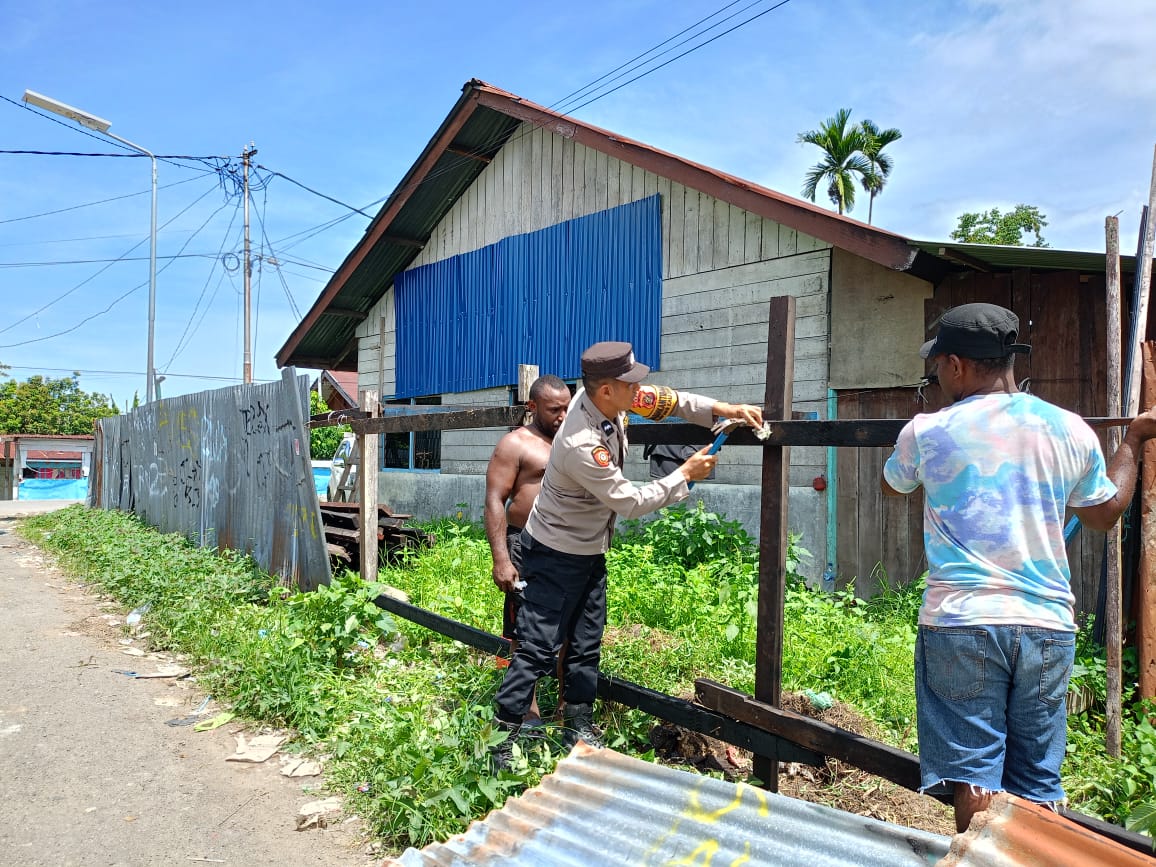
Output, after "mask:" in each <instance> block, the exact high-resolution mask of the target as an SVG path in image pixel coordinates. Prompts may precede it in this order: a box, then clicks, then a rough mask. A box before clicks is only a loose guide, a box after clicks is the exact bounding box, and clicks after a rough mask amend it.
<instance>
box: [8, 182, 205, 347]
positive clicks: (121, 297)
mask: <svg viewBox="0 0 1156 867" xmlns="http://www.w3.org/2000/svg"><path fill="white" fill-rule="evenodd" d="M210 192H212V189H210V190H209V191H208V192H206V193H205V194H204V195H202V196H200V198H198V199H197V200H196V201H195V202H193V203H192V205H189V207H188V208H185V209H184V211H181V213H180V214H177V215H176V216H175V217H173V218H172V220H169V221H168V223H171V222H172V221H173V220H175V219H177V217H179V216H181V214H183V213H184V212H185V211H187V210H189V208H191V207H192V206H193V205H195V204H196V203H197V202H199V201H200V200H201V199H203V198H204V197H205V196H206V195H208V194H209V193H210ZM226 205H228V202H226V203H225V204H224V205H221V207H219V208H218V209H217V210H216V211H214V212H213V213H212V214H210V215H209V218H208V219H207V220H205V222H204V223H202V224H201V225H200V226H199V227H198V228H197V230H196V231H195V232H193V234H192V235H190V236H189V238H188V240H186V241H185V243H184V244H183V245H182V246H181V248H180V249H179V250H178V251H177V253H178V257H179V254H180V253H181V252H183V251H184V249H185V247H187V246H188V245H189V244H191V243H192V241H193V238H195V237H196V236H197V235H198V234H199V233H200V231H201V230H202V229H204V228H205V226H207V225H208V224H209V220H212V219H213V217H215V216H216V215H217V214H219V213H220V212H221V211H222V210H224V208H225V207H226ZM168 223H165V225H166V226H167V225H168ZM141 243H143V241H142V242H141ZM137 246H139V244H138V245H137ZM178 257H174V258H173V259H169V261H167V262H165V264H164V265H162V266H161V267H160V268H158V269H157V274H158V275H159V274H161V273H163V272H164V271H165V270H166V269H167V268H168V267H169V266H170V265H172V264H173V262H174V261H175V258H178ZM111 267H112V265H111V264H110V265H107V266H106V268H111ZM93 276H95V275H93ZM90 279H91V278H90ZM149 282H150V281H149V280H146V281H144V282H143V283H138V284H137V285H136V286H134V287H133V288H132V289H129V290H128V291H127V292H125V293H124V294H122V295H119V296H118V297H117V298H115V299H113V301H112V302H111V303H110V304H109V305H108V306H107V307H105V308H104V309H103V310H100V311H98V312H97V313H94V314H92V315H91V316H86V317H85V318H84V319H82V320H80V322H78V323H76V324H75V325H73V326H71V327H69V328H66V329H64V330H63V331H57V332H55V333H53V334H47V335H45V336H43V337H34V338H32V339H31V340H24V341H21V342H19V343H6V344H0V349H13V348H15V347H18V346H27V345H29V344H31V343H43V342H44V341H45V340H52V339H53V338H56V337H62V336H63V335H65V334H71V333H72V332H73V331H76V330H77V329H78V328H80V327H82V326H84V325H87V324H88V323H89V322H92V321H93V320H94V319H97V318H98V317H100V316H103V315H104V314H106V313H108V312H109V311H110V310H112V308H113V307H115V306H116V305H117V304H119V303H120V302H121V301H123V300H124V299H125V298H128V296H130V295H132V294H133V293H134V292H137V291H138V290H140V289H143V288H144V287H145V286H147V285H149ZM73 291H75V287H74V289H70V290H69V292H68V293H65V294H69V293H71V292H73ZM61 297H64V296H61ZM57 300H60V299H57ZM54 303H55V301H52V302H49V303H48V304H47V305H45V307H42V308H40V310H44V309H46V308H47V307H50V306H51V305H52V304H54ZM39 312H40V311H37V313H39ZM35 315H36V313H32V314H29V316H26V317H24V319H22V320H20V321H21V322H24V321H27V319H29V318H30V317H32V316H35ZM11 327H12V326H9V328H11ZM7 330H8V329H7V328H6V329H3V330H2V331H0V333H3V331H7Z"/></svg>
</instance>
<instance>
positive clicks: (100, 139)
mask: <svg viewBox="0 0 1156 867" xmlns="http://www.w3.org/2000/svg"><path fill="white" fill-rule="evenodd" d="M0 100H3V101H4V102H7V103H10V104H11V105H14V106H16V107H17V108H20V109H23V110H24V111H30V112H32V113H33V114H35V115H37V116H38V117H42V118H44V119H45V120H50V121H52V122H53V123H56V124H60V126H62V127H64V128H65V129H70V130H72V131H73V132H76V133H80V134H81V135H86V136H88V137H89V138H92V139H96V140H97V141H98V142H100V143H102V144H106V145H107V144H114V145H116V146H117V147H119V148H122V149H123V150H126V151H131V150H132V148H130V147H129V146H128V145H125V144H122V143H121V142H119V141H117V140H116V139H108V138H105V137H104V136H101V135H97V134H96V133H93V132H89V131H88V130H87V129H85V128H84V127H82V126H77V125H75V124H72V123H66V122H65V121H63V120H60V119H59V118H57V117H54V116H53V115H51V114H48V113H46V112H43V111H39V110H37V109H35V108H33V107H32V106H30V105H28V104H27V103H23V102H17V101H16V100H14V99H10V98H8V97H7V96H3V95H0ZM130 155H131V156H136V155H137V154H136V153H135V152H134V153H132V154H130ZM157 159H158V160H161V161H163V162H165V163H167V164H168V165H170V166H177V167H178V168H182V169H194V167H193V166H186V165H183V164H182V163H178V162H173V159H191V160H201V159H202V157H175V158H174V157H159V156H158V157H157ZM210 159H212V158H210ZM194 170H195V169H194ZM208 171H216V169H215V168H214V169H209V170H208Z"/></svg>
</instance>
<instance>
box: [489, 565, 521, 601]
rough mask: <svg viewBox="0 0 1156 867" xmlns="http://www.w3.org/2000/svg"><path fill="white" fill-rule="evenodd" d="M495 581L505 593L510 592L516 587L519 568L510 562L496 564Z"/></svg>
mask: <svg viewBox="0 0 1156 867" xmlns="http://www.w3.org/2000/svg"><path fill="white" fill-rule="evenodd" d="M493 572H494V583H495V584H497V585H498V589H499V590H501V591H502V592H503V593H510V592H512V591H513V589H514V582H515V581H517V580H518V570H517V569H515V568H514V564H513V563H510V562H508V561H507V562H505V563H495V564H494V570H493Z"/></svg>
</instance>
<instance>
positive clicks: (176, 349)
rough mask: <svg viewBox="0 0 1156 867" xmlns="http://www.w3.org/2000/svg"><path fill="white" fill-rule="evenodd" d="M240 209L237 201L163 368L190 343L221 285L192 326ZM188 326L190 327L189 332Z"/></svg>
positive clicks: (218, 281)
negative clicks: (202, 283) (191, 310)
mask: <svg viewBox="0 0 1156 867" xmlns="http://www.w3.org/2000/svg"><path fill="white" fill-rule="evenodd" d="M240 209H241V202H240V201H238V202H237V204H236V206H235V207H234V208H233V216H232V217H230V218H229V225H228V226H226V227H225V234H224V237H222V238H221V246H220V247H218V248H217V254H216V256H214V257H213V267H212V268H210V269H209V276H208V277H206V278H205V285H204V286H202V287H201V292H200V294H199V295H197V302H196V304H194V305H193V312H192V313H190V314H189V319H188V321H187V322H186V323H185V329H184V331H182V332H181V336H180V337H179V338H178V339H177V345H176V346H175V347H174V348H173V354H172V355H170V356H169V360H168V361H167V362H165V364H164V365H163V367H165V368H167V367H168V366H169V365H170V364H172V363H173V362H174V361H175V360H176V359H177V356H178V355H180V354H181V353H182V352H183V351H184V350H185V349H186V348H187V347H188V346H189V344H190V343H192V340H193V337H194V336H195V335H196V333H197V329H199V328H200V323H201V322H203V321H204V320H205V315H206V314H207V313H208V311H209V307H210V306H211V305H212V303H213V299H214V298H216V297H217V289H218V288H220V285H221V280H220V279H218V280H217V285H216V286H215V287H214V288H213V294H212V295H211V296H210V297H209V301H208V303H207V304H206V305H205V313H204V314H202V316H201V318H200V320H199V321H198V322H197V324H196V326H195V327H194V326H193V320H194V319H195V318H196V316H197V311H198V310H199V309H200V307H201V299H202V298H204V297H205V292H206V290H208V288H209V283H210V282H212V280H213V273H214V272H215V271H216V270H217V262H221V265H222V274H223V271H224V262H223V261H222V257H221V254H222V252H223V251H224V249H225V245H226V244H227V243H228V242H229V234H230V233H231V232H232V231H233V224H234V223H235V222H236V221H237V211H239V210H240ZM222 279H223V278H222ZM190 328H191V329H192V332H191V333H190ZM186 335H188V343H186V342H185V336H186ZM162 372H163V371H162Z"/></svg>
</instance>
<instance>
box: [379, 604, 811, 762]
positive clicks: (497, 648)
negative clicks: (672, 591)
mask: <svg viewBox="0 0 1156 867" xmlns="http://www.w3.org/2000/svg"><path fill="white" fill-rule="evenodd" d="M374 604H375V605H377V607H378V608H382V609H384V610H386V611H388V612H390V613H391V614H396V615H397V616H399V617H404V618H405V619H406V620H409V621H411V622H413V623H416V624H418V625H419V626H424V627H425V628H426V629H430V630H432V631H434V632H437V633H438V634H439V635H444V636H446V637H447V638H452V639H454V640H455V641H460V642H461V643H462V644H467V645H469V646H470V647H474V648H477V649H478V650H480V651H482V652H483V653H493V654H496V655H498V656H503V657H508V656H509V655H510V643H509V641H508V640H507V639H505V638H499V637H498V636H497V635H491V634H490V633H489V632H485V631H483V630H481V629H478V628H476V627H473V626H469V625H467V624H465V623H459V622H458V621H456V620H451V619H450V618H448V617H443V616H441V615H440V614H434V613H433V612H432V611H427V610H426V609H424V608H420V607H418V606H416V605H413V604H411V603H409V602H403V601H402V600H401V599H398V598H396V597H394V596H386V595H382V596H378V597H377V598H376V599H375V600H374ZM598 695H599V696H600V697H601V698H602V699H604V700H606V701H614V702H618V703H619V704H622V705H625V706H626V707H633V708H637V709H638V710H641V711H642V712H643V713H648V714H650V715H651V716H654V717H658V718H659V719H662V720H666V721H667V722H672V723H674V724H675V725H679V726H682V727H683V728H685V729H690V730H691V731H695V732H700V733H701V734H705V735H709V736H710V737H713V738H717V739H718V740H721V741H723V742H725V743H728V744H733V745H734V746H737V747H742V748H743V749H747V750H751V751H752V752H759V753H763V754H767V755H773V756H776V757H777V758H779V759H781V760H782V761H784V762H801V763H803V764H807V765H813V766H816V767H817V766H821V765H822V764H823V757H822V756H821V755H819V754H818V753H816V752H814V751H812V750H809V749H806V748H804V747H800V746H798V745H796V744H793V743H791V742H790V741H788V740H786V739H785V738H781V737H779V736H777V735H775V734H773V733H771V732H768V731H766V730H765V729H763V728H762V727H760V726H756V725H751V724H749V723H746V722H743V721H742V720H735V719H731V718H730V717H729V716H727V715H726V714H722V713H719V712H717V711H714V710H710V709H709V708H703V707H699V706H698V705H695V704H693V703H691V702H689V701H685V700H684V699H680V698H674V697H673V696H669V695H666V694H665V693H661V692H656V691H655V690H652V689H649V688H647V687H645V686H640V685H639V684H636V683H631V682H630V681H628V680H622V679H621V678H618V677H609V676H607V675H605V674H599V676H598Z"/></svg>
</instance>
